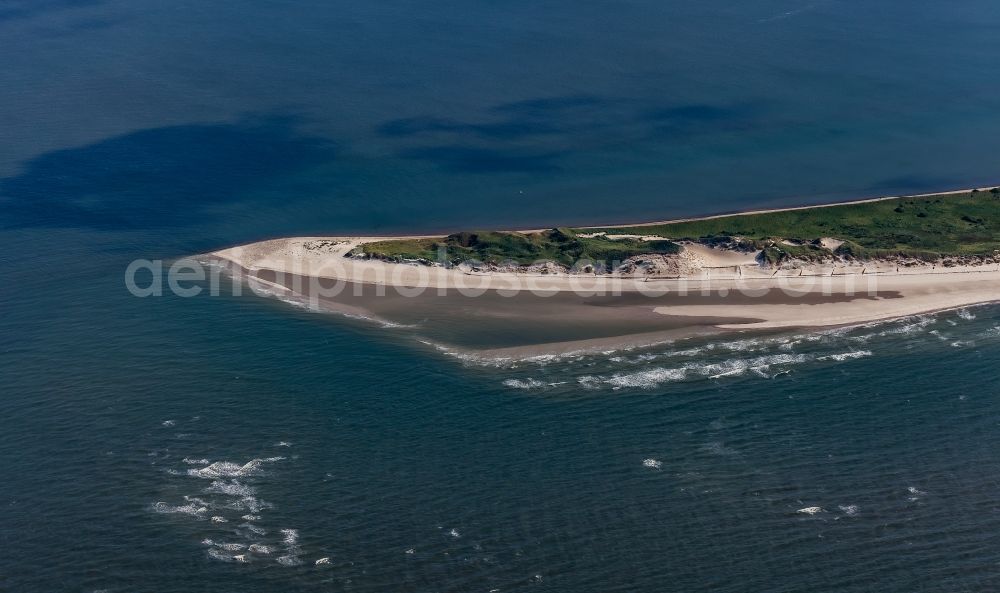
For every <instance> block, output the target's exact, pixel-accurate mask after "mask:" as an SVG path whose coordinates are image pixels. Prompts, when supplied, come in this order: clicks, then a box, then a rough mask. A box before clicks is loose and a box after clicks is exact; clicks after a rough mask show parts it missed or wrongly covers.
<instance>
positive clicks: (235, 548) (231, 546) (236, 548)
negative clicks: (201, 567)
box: [215, 542, 247, 552]
mask: <svg viewBox="0 0 1000 593" xmlns="http://www.w3.org/2000/svg"><path fill="white" fill-rule="evenodd" d="M215 547H216V548H219V549H220V550H226V551H229V552H240V551H242V550H245V549H247V545H246V544H238V543H226V542H218V543H216V544H215Z"/></svg>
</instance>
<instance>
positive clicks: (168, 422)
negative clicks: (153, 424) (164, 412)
mask: <svg viewBox="0 0 1000 593" xmlns="http://www.w3.org/2000/svg"><path fill="white" fill-rule="evenodd" d="M162 424H163V426H167V427H169V426H173V425H174V424H177V423H176V422H174V421H173V420H164V421H163V422H162Z"/></svg>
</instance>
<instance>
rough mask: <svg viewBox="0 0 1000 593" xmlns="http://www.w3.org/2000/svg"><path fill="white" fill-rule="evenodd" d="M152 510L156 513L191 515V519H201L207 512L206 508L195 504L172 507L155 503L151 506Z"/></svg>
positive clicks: (163, 503)
mask: <svg viewBox="0 0 1000 593" xmlns="http://www.w3.org/2000/svg"><path fill="white" fill-rule="evenodd" d="M153 510H154V511H156V512H157V513H165V514H178V515H191V516H192V517H199V518H201V517H204V516H205V513H207V512H208V507H206V506H203V505H199V504H195V503H188V504H182V505H173V504H168V503H165V502H157V503H156V504H154V505H153Z"/></svg>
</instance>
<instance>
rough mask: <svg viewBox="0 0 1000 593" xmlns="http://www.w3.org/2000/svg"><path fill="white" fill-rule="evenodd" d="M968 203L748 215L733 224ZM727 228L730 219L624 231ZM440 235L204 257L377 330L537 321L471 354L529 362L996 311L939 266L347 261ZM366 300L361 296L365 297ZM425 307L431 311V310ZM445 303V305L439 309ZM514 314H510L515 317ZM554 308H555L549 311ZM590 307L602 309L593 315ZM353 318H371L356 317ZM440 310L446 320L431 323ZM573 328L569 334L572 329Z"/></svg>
mask: <svg viewBox="0 0 1000 593" xmlns="http://www.w3.org/2000/svg"><path fill="white" fill-rule="evenodd" d="M970 191H972V190H952V191H949V192H943V193H934V194H920V195H919V196H898V197H897V196H893V197H880V198H869V199H863V200H852V201H846V202H839V203H830V204H824V205H818V206H796V207H789V208H777V209H769V210H751V211H745V212H743V213H740V214H737V215H754V214H762V213H769V212H784V211H793V210H803V209H812V208H828V207H833V206H839V205H848V204H858V203H868V202H877V201H884V200H893V199H900V198H904V199H905V198H913V197H926V196H942V195H955V194H962V193H968V192H970ZM981 191H982V190H981ZM726 216H733V215H732V214H718V215H711V216H707V217H701V218H693V219H677V220H675V221H660V222H647V223H642V224H640V225H620V226H622V227H624V226H644V225H657V224H668V223H670V222H683V221H690V220H709V219H714V218H721V217H726ZM617 226H619V225H614V226H604V227H578V228H581V229H590V228H615V227H617ZM518 232H530V231H518ZM439 236H440V235H410V236H405V237H404V236H396V237H392V236H368V237H364V236H349V237H346V236H345V237H292V238H281V239H272V240H268V241H261V242H257V243H250V244H246V245H241V246H236V247H230V248H227V249H221V250H217V251H214V252H211V253H210V254H206V255H208V256H210V257H212V258H218V259H221V260H224V261H226V262H229V264H231V265H234V266H235V267H237V268H238V269H240V270H244V271H245V273H246V274H247V275H248V276H249V277H253V276H261V277H260V278H259V279H260V280H265V278H264V277H266V279H267V281H268V282H270V283H272V284H273V285H274V286H275V287H278V286H285V288H286V289H289V290H291V289H290V288H288V287H287V286H286V283H285V279H286V278H295V279H296V280H295V281H296V282H298V283H299V284H298V285H309V286H310V288H309V289H307V290H305V291H304V292H302V293H301V294H300V295H299V296H300V297H303V298H308V299H322V298H326V293H327V292H328V290H329V288H328V287H327V286H325V285H323V283H324V282H325V283H326V285H330V284H331V282H332V284H333V285H337V284H340V285H346V286H350V287H352V290H354V291H355V292H357V293H358V297H359V298H353V299H348V300H349V301H350V302H349V304H348V303H347V302H346V301H343V299H341V301H343V302H337V299H336V298H327V299H326V301H324V302H325V303H326V304H325V306H327V307H329V308H331V310H339V311H340V312H346V313H347V314H349V315H352V316H367V317H371V318H372V319H373V320H374V321H376V322H377V323H382V324H397V325H407V324H409V323H412V321H413V318H414V314H413V312H414V311H417V310H422V309H427V310H428V311H435V313H433V315H432V316H436V317H434V318H435V319H436V322H437V323H441V324H444V325H448V323H449V322H450V321H452V319H451V318H449V314H448V313H447V311H448V307H451V308H452V309H456V310H457V309H463V312H462V313H452V314H451V315H452V317H456V318H459V317H462V315H465V316H466V317H465V319H466V321H467V322H468V321H469V320H472V321H471V323H472V325H475V323H476V322H477V320H478V321H482V320H487V321H489V322H491V323H493V322H496V321H497V320H506V323H507V325H508V326H510V327H507V328H504V327H502V325H503V324H502V323H499V322H498V323H495V324H494V325H495V326H496V327H494V329H493V330H491V331H494V332H499V334H498V335H500V334H503V333H504V332H505V331H506V332H508V333H509V332H510V331H512V330H511V329H510V328H511V327H514V326H517V323H520V322H526V321H527V320H533V323H534V324H535V325H534V326H532V325H531V324H530V323H528V324H522V326H518V327H522V331H523V332H525V333H526V334H532V335H534V334H535V333H544V332H542V331H541V329H540V328H543V327H548V328H550V329H551V333H552V336H551V337H552V339H544V336H541V335H539V336H538V338H537V339H536V340H535V341H534V342H532V343H526V344H509V345H497V344H483V346H482V347H479V348H475V350H478V351H482V352H493V353H495V354H501V353H504V352H514V351H525V352H526V351H529V350H530V351H535V350H536V349H537V348H541V347H543V346H546V345H547V346H548V348H549V350H563V351H565V350H567V349H572V348H576V347H579V346H587V345H588V344H589V346H593V347H595V348H598V347H601V345H603V344H605V343H607V342H608V341H609V340H610V341H614V342H617V343H627V342H629V341H630V340H631V341H633V342H636V341H640V342H641V341H642V339H641V338H640V336H641V335H642V334H657V335H658V334H662V333H663V332H668V333H669V334H670V335H681V334H684V333H695V334H696V333H702V332H705V331H710V332H712V333H714V332H733V331H780V330H787V329H794V328H799V329H801V328H834V327H844V326H852V325H860V324H865V323H871V322H877V321H885V320H890V319H897V318H902V317H908V316H913V315H919V314H927V313H933V312H939V311H943V310H950V309H958V308H962V307H965V306H971V305H979V304H986V303H992V302H997V301H1000V263H981V264H969V265H947V266H946V265H942V264H941V263H940V262H938V263H912V262H911V263H902V262H899V261H895V262H894V261H891V260H872V261H857V260H845V259H840V260H836V261H832V262H830V261H824V262H809V261H803V260H796V261H794V262H792V265H791V266H782V265H776V266H775V267H773V268H772V267H762V266H761V265H760V263H759V262H758V261H757V259H756V257H755V254H754V253H751V252H740V251H733V250H728V249H721V248H715V247H709V246H706V245H704V244H702V243H697V242H682V245H683V247H684V249H683V250H682V251H681V252H680V253H679V254H677V255H675V256H671V257H673V258H674V260H673V261H674V262H675V264H677V262H679V264H677V265H675V268H674V269H676V270H677V273H676V274H675V275H671V276H649V275H644V276H640V275H632V274H629V273H625V272H620V271H615V272H612V273H608V274H597V273H590V272H588V273H570V272H568V271H565V270H562V271H560V270H558V269H554V268H553V269H551V270H550V269H544V270H540V271H539V270H530V271H528V270H518V269H516V268H515V269H513V270H512V269H489V270H484V269H479V268H471V267H464V268H463V267H462V266H449V267H445V266H442V265H439V264H432V265H423V264H417V263H412V262H407V263H397V262H390V261H385V260H382V259H377V258H361V257H352V256H348V254H349V253H351V252H352V251H353V250H354V249H355V248H356V247H357V246H359V245H362V244H364V243H369V242H375V241H384V240H393V239H408V238H437V237H439ZM345 256H346V257H345ZM298 285H297V286H298ZM357 287H362V288H360V289H359V288H357ZM365 287H367V288H365ZM366 291H367V292H368V294H362V293H365V292H366ZM389 293H395V294H389ZM553 296H556V297H557V298H553ZM435 298H437V301H438V303H437V304H434V303H435V301H434V300H433V299H435ZM457 299H460V300H457ZM315 302H316V303H319V302H320V301H318V300H317V301H315ZM441 302H447V303H448V304H447V306H446V307H442V305H441V304H440V303H441ZM514 302H516V306H513V305H511V303H514ZM556 302H559V303H561V304H560V305H558V306H555V303H556ZM595 303H596V304H598V305H599V306H591V305H593V304H595ZM344 307H347V310H345V309H344ZM466 309H467V310H466ZM359 311H366V312H368V313H369V314H368V315H362V314H360V313H358V312H359ZM441 311H445V312H446V313H445V314H441ZM515 322H517V323H515ZM574 323H575V324H577V325H578V326H579V327H577V328H571V327H569V326H571V325H573V324H574ZM616 324H617V325H616ZM487 325H489V324H487ZM616 327H617V328H618V329H615V328H616ZM535 329H538V331H537V332H536V331H535ZM470 331H472V330H470ZM588 332H589V333H588ZM647 337H651V336H647ZM445 342H446V341H445ZM443 343H444V342H443ZM449 346H450V344H449Z"/></svg>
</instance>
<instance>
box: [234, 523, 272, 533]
mask: <svg viewBox="0 0 1000 593" xmlns="http://www.w3.org/2000/svg"><path fill="white" fill-rule="evenodd" d="M239 526H240V527H241V528H243V529H246V530H247V531H249V532H250V533H252V534H254V535H267V530H266V529H264V528H263V527H258V526H256V525H254V524H253V523H240V525H239Z"/></svg>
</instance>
